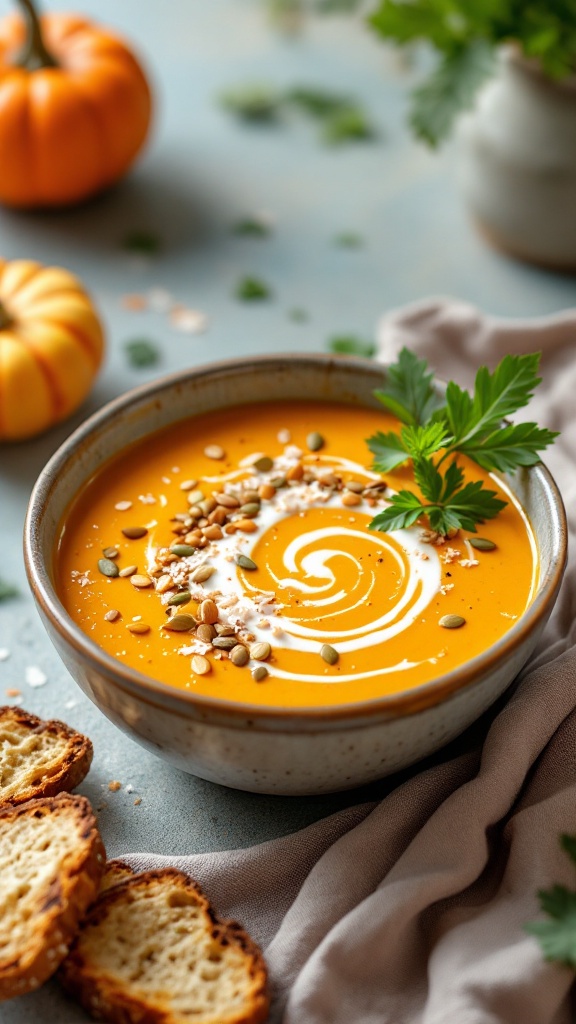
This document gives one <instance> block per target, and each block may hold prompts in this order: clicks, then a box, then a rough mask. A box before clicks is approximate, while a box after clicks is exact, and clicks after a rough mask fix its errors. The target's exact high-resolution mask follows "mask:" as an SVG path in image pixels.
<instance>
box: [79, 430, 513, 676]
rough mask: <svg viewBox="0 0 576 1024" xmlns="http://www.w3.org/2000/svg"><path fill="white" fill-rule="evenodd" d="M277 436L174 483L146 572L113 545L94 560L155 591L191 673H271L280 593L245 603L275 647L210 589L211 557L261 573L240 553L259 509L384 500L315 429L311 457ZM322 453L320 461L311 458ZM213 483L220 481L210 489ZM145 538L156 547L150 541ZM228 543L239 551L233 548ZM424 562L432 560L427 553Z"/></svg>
mask: <svg viewBox="0 0 576 1024" xmlns="http://www.w3.org/2000/svg"><path fill="white" fill-rule="evenodd" d="M281 435H282V437H283V439H285V442H284V443H285V449H284V454H283V455H282V456H280V457H277V458H276V459H273V458H272V457H271V456H269V455H268V454H267V453H265V452H256V453H254V455H252V456H248V457H247V458H246V459H243V460H242V462H241V463H240V465H239V467H238V469H237V470H236V469H235V470H233V471H232V472H228V473H224V474H223V476H221V477H218V476H216V477H211V478H210V477H209V476H207V477H206V478H204V479H192V478H190V479H186V480H183V481H182V483H180V491H182V506H181V511H178V512H176V514H175V515H174V516H172V518H171V521H170V528H171V531H172V534H173V536H174V540H173V541H172V542H171V543H170V544H169V545H168V546H166V547H153V546H150V542H149V546H148V547H147V549H146V555H145V562H146V564H145V565H144V566H142V568H139V566H138V565H137V564H127V565H122V556H121V551H120V548H119V547H117V546H115V545H111V546H107V547H104V548H103V549H102V556H103V557H102V558H100V559H99V560H98V570H99V572H100V573H101V574H102V575H104V576H106V577H108V578H109V580H110V581H112V580H114V579H116V578H120V579H127V580H128V581H129V582H130V584H131V586H132V587H133V588H135V589H136V590H143V591H146V590H150V591H152V590H153V591H154V592H155V594H156V595H157V596H158V598H159V600H160V601H161V603H162V605H163V607H164V610H165V612H166V620H165V621H164V622H163V623H162V624H161V626H160V629H161V630H162V631H166V633H167V634H171V633H172V634H182V636H183V638H184V635H186V644H185V646H183V647H181V648H180V653H182V654H189V655H191V656H192V657H191V667H192V673H193V675H196V676H203V675H207V674H208V673H210V672H211V670H212V667H213V664H212V662H213V659H216V660H222V659H228V660H229V661H230V662H231V663H232V664H233V665H234V666H236V667H238V668H244V667H248V669H249V671H250V672H251V675H252V678H253V680H254V681H255V682H257V683H262V682H264V681H265V680H266V679H267V678H268V676H269V674H270V669H269V668H268V667H267V664H265V663H269V664H272V672H273V671H274V669H273V663H274V660H275V658H274V649H273V648H274V637H280V636H282V635H283V633H282V628H281V625H280V623H281V612H280V609H279V607H278V603H277V602H278V598H277V596H276V594H275V593H273V592H259V591H258V589H257V588H255V587H254V586H252V585H251V584H250V588H249V595H250V596H249V597H247V598H246V601H247V602H252V608H253V610H254V612H255V613H257V614H259V615H260V619H259V621H258V627H259V630H261V629H267V630H268V629H269V630H270V631H271V633H270V635H271V640H272V642H268V641H264V640H262V639H260V638H259V637H258V636H256V635H254V633H253V632H251V630H250V628H249V626H248V624H247V621H245V620H244V619H243V618H242V615H241V614H240V612H239V611H238V609H237V608H236V605H237V604H238V598H237V596H235V595H234V594H231V593H223V592H222V591H220V590H210V589H209V586H210V580H211V577H212V576H213V575H214V574H215V573H216V572H217V571H218V569H217V567H216V565H213V564H211V559H215V558H216V557H217V556H218V554H219V552H221V551H226V552H230V551H232V553H227V554H226V555H225V557H226V559H227V561H228V562H229V563H230V562H231V563H232V565H234V566H235V568H236V571H237V572H239V574H240V575H239V578H241V574H242V573H247V574H257V573H258V568H259V566H258V564H257V562H256V561H255V560H254V559H253V558H252V557H251V556H250V554H247V553H246V551H245V550H243V546H244V545H245V544H248V545H250V539H249V538H250V535H252V534H256V533H258V531H259V530H260V529H261V525H262V524H261V522H260V520H261V519H262V513H263V510H265V509H266V508H267V506H268V505H269V503H273V507H275V508H276V509H277V510H278V511H279V512H280V513H281V514H291V513H294V514H298V513H299V512H302V511H305V509H306V508H307V507H309V506H312V505H322V504H326V502H328V501H331V502H332V504H334V503H335V502H336V503H339V504H340V505H341V506H342V508H344V509H349V510H353V509H354V510H356V509H358V510H363V511H366V512H368V511H369V510H370V511H372V510H374V509H375V508H376V507H378V506H382V505H383V504H387V501H386V499H387V485H386V482H385V481H384V480H382V479H381V478H376V474H374V473H369V472H367V473H366V476H365V478H364V479H356V478H355V477H354V476H353V475H352V473H351V471H350V469H349V468H347V467H346V466H345V465H343V464H342V461H343V460H339V459H337V458H330V456H326V455H325V454H324V452H323V449H325V447H326V446H327V441H326V439H325V438H324V437H323V436H322V435H321V434H320V433H319V432H318V431H312V432H310V433H309V434H308V436H307V438H306V448H307V450H308V452H307V453H306V452H304V451H302V450H300V449H299V448H297V447H296V446H295V445H293V444H292V443H291V439H290V434H289V432H288V431H280V432H279V433H278V438H279V439H280V436H281ZM320 451H322V452H323V454H322V455H318V454H316V453H318V452H320ZM203 454H204V456H205V457H206V458H207V459H210V460H213V461H215V462H221V461H222V460H224V459H226V452H225V450H224V448H222V447H221V446H220V445H218V444H208V445H206V446H205V447H204V449H203ZM226 468H228V467H226ZM356 475H357V476H358V475H359V474H358V473H357V474H356ZM215 481H219V483H218V484H215ZM144 497H145V498H146V501H143V497H142V496H141V498H140V500H142V501H143V503H144V504H151V503H152V501H151V500H149V499H150V498H152V500H154V499H153V496H144ZM115 508H116V510H117V511H120V512H127V511H129V509H131V508H132V502H131V501H128V500H126V501H119V502H117V503H116V505H115ZM155 525H156V523H155V522H153V523H149V524H148V525H147V526H144V525H128V526H126V527H122V528H121V531H120V532H121V533H122V535H123V537H124V538H126V540H128V541H133V540H141V539H143V538H145V537H147V536H149V534H150V531H151V529H152V527H154V526H155ZM456 532H457V531H456ZM232 538H233V539H232ZM420 539H421V540H422V541H424V543H425V544H433V545H436V546H439V547H443V546H444V545H445V544H446V541H447V538H446V537H440V536H439V535H438V534H435V533H433V532H432V531H429V530H428V531H422V532H421V533H420ZM151 541H152V544H153V535H152V536H151ZM222 541H226V543H227V545H228V547H225V548H221V547H220V544H221V542H222ZM466 543H469V544H470V546H471V548H473V549H475V550H476V551H479V552H491V551H494V550H495V549H496V544H495V543H494V542H493V541H491V540H489V539H488V538H485V537H476V536H474V537H471V538H469V540H468V541H466ZM231 544H232V545H233V546H234V545H235V546H236V547H235V548H234V547H232V549H231V548H230V545H231ZM125 546H126V545H125ZM248 550H250V546H249V548H248ZM452 552H453V553H454V556H455V558H456V559H457V560H458V561H459V563H460V565H463V566H465V567H472V566H474V565H477V564H478V562H477V561H476V560H475V559H473V558H472V552H471V550H470V548H469V549H468V552H469V555H470V558H468V559H462V558H461V556H460V552H459V551H456V550H455V549H453V548H450V547H447V548H445V549H444V548H443V555H442V559H441V560H442V561H443V562H444V563H446V564H450V562H451V561H453V560H455V558H453V557H452ZM420 557H422V558H424V559H426V558H428V556H427V555H426V554H425V553H421V555H420ZM142 569H144V571H142ZM447 575H450V573H449V572H448V573H447ZM255 578H256V579H257V578H258V577H257V575H256V577H255ZM116 585H118V584H116ZM452 588H453V584H452V583H445V584H443V585H442V586H441V588H440V593H441V595H445V594H447V593H449V591H450V590H452ZM118 604H121V602H120V600H119V601H118ZM274 617H276V623H275V621H274ZM104 618H105V619H106V621H108V622H110V623H113V622H116V621H117V620H119V619H120V618H121V611H120V610H118V609H116V608H110V609H109V610H108V611H106V613H105V615H104ZM465 623H466V619H465V618H464V617H463V616H461V615H456V614H448V615H442V616H440V617H439V618H438V625H439V626H440V627H441V628H442V629H451V630H454V629H459V628H461V627H462V626H464V625H465ZM125 628H126V630H127V631H128V632H129V633H131V634H134V635H135V636H144V635H146V634H147V633H149V632H150V630H151V626H150V625H149V624H148V623H146V622H144V621H142V619H141V618H140V617H139V616H137V617H136V618H135V619H133V620H132V621H131V622H129V623H127V624H126V626H125ZM259 630H257V633H258V632H259ZM260 636H261V633H260ZM318 658H319V660H320V663H321V662H324V671H325V672H329V670H330V669H334V670H335V672H338V671H339V668H337V666H338V664H339V661H340V654H339V652H338V650H337V648H336V647H334V646H332V644H329V643H324V644H321V645H319V647H318Z"/></svg>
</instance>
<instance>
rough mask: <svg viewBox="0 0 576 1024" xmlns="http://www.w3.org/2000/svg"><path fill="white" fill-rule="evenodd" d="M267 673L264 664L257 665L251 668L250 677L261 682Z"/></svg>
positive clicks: (266, 676) (256, 681)
mask: <svg viewBox="0 0 576 1024" xmlns="http://www.w3.org/2000/svg"><path fill="white" fill-rule="evenodd" d="M269 674H270V673H269V672H268V669H267V668H266V665H257V666H256V668H253V669H252V679H253V680H254V682H255V683H263V682H264V680H265V679H267V678H268V676H269Z"/></svg>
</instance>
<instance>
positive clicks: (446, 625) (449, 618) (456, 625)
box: [438, 615, 466, 629]
mask: <svg viewBox="0 0 576 1024" xmlns="http://www.w3.org/2000/svg"><path fill="white" fill-rule="evenodd" d="M465 624H466V619H465V618H463V616H462V615H443V616H442V618H441V619H439V621H438V625H439V626H442V628H443V629H460V626H464V625H465Z"/></svg>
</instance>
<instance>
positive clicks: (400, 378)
mask: <svg viewBox="0 0 576 1024" xmlns="http://www.w3.org/2000/svg"><path fill="white" fill-rule="evenodd" d="M432 377H433V374H432V373H429V372H428V363H427V362H426V360H425V359H419V358H418V356H415V355H414V353H413V352H410V351H409V349H407V348H403V349H402V351H401V352H400V355H399V356H398V361H397V362H396V363H393V364H392V365H391V366H389V367H388V369H387V370H386V380H385V384H384V387H383V388H380V390H378V391H375V392H374V394H375V395H376V397H377V398H378V399H379V400H380V401H381V402H382V405H384V406H385V407H386V408H387V409H388V410H389V411H390V412H391V413H392V414H393V415H394V416H396V417H397V419H399V420H400V421H401V422H402V423H405V424H406V425H407V426H413V427H417V426H422V425H423V424H424V423H426V421H427V420H428V419H429V418H430V416H431V415H432V413H433V412H435V411H436V410H437V409H439V408H440V407H441V406H442V401H441V399H439V398H438V395H437V394H436V392H435V390H434V387H433V386H432Z"/></svg>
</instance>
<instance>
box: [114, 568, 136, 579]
mask: <svg viewBox="0 0 576 1024" xmlns="http://www.w3.org/2000/svg"><path fill="white" fill-rule="evenodd" d="M135 572H138V566H137V565H126V566H125V567H124V569H120V572H119V573H118V575H119V576H121V577H122V579H124V578H125V577H126V576H133V575H134V573H135Z"/></svg>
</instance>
